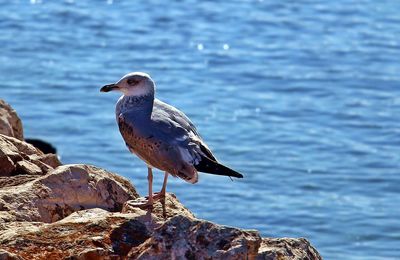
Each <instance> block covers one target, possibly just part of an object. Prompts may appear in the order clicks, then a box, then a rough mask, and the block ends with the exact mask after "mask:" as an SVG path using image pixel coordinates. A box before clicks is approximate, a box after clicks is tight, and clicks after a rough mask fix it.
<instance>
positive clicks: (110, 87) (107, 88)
mask: <svg viewBox="0 0 400 260" xmlns="http://www.w3.org/2000/svg"><path fill="white" fill-rule="evenodd" d="M114 89H118V85H116V84H114V83H113V84H108V85H105V86H104V87H102V88H101V89H100V92H110V91H111V90H114Z"/></svg>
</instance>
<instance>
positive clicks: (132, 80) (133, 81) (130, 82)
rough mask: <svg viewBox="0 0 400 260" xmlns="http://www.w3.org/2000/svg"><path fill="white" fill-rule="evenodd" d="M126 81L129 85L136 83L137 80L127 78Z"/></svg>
mask: <svg viewBox="0 0 400 260" xmlns="http://www.w3.org/2000/svg"><path fill="white" fill-rule="evenodd" d="M126 82H127V83H128V85H129V86H134V85H136V84H137V83H138V81H137V80H135V79H128V80H127V81H126Z"/></svg>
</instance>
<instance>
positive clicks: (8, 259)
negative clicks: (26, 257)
mask: <svg viewBox="0 0 400 260" xmlns="http://www.w3.org/2000/svg"><path fill="white" fill-rule="evenodd" d="M0 260H22V258H20V257H19V256H17V255H16V254H12V253H10V252H7V251H5V250H3V249H0Z"/></svg>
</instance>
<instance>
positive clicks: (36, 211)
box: [0, 165, 138, 222]
mask: <svg viewBox="0 0 400 260" xmlns="http://www.w3.org/2000/svg"><path fill="white" fill-rule="evenodd" d="M136 197H138V194H137V193H136V190H135V189H134V188H133V186H132V185H131V184H130V183H129V182H128V181H127V180H125V179H124V178H122V177H120V176H117V175H115V174H112V173H109V172H107V171H105V170H102V169H99V168H96V167H94V166H87V165H65V166H60V167H58V168H57V169H55V170H53V171H52V172H51V173H50V174H47V175H45V176H42V177H39V178H37V179H34V180H32V181H29V182H26V183H23V184H21V185H18V186H8V187H4V188H3V189H0V205H2V206H1V208H3V210H7V212H8V213H9V214H11V215H12V216H13V220H14V221H40V222H54V221H57V220H60V219H62V218H64V217H66V216H68V215H69V214H71V213H73V212H75V211H78V210H82V209H87V208H104V209H107V210H109V211H120V210H121V209H122V205H123V203H124V202H126V201H127V200H129V199H133V198H136ZM0 221H1V219H0Z"/></svg>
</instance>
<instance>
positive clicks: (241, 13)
mask: <svg viewBox="0 0 400 260" xmlns="http://www.w3.org/2000/svg"><path fill="white" fill-rule="evenodd" d="M0 2H1V8H0V32H1V33H0V46H1V52H0V73H1V81H0V97H1V98H4V99H6V100H7V101H8V102H9V103H11V104H12V105H13V107H14V108H15V109H16V110H17V111H18V113H19V115H20V116H21V117H22V119H23V123H24V125H25V136H27V137H37V138H43V139H45V140H48V141H50V142H51V143H53V144H54V145H55V146H57V148H58V150H59V152H60V155H61V156H62V160H63V162H64V163H89V164H95V165H97V166H100V167H104V168H107V169H109V170H111V171H114V172H117V173H120V174H122V175H123V176H125V177H127V178H129V179H130V180H131V181H132V182H133V183H134V184H135V185H136V187H138V189H139V191H140V192H141V193H142V194H144V193H145V192H146V183H147V180H146V168H145V165H144V164H143V163H142V162H141V161H139V160H138V159H136V158H134V157H133V156H131V155H130V154H129V153H128V152H127V149H126V148H125V147H124V142H123V141H122V138H121V137H120V135H119V132H118V129H117V126H116V123H115V119H114V104H115V102H116V100H117V98H118V95H117V94H116V93H114V94H104V93H100V92H99V88H100V87H101V86H102V85H103V84H106V83H110V82H113V81H115V80H117V79H118V78H119V77H121V76H122V75H123V74H125V73H127V72H130V71H137V70H139V71H146V72H148V73H150V74H151V75H152V77H153V78H154V80H155V81H156V83H157V87H158V93H157V95H158V97H159V98H160V99H162V100H164V101H166V102H168V103H171V104H173V105H175V106H176V107H178V108H180V109H181V110H183V111H185V113H186V114H187V115H188V116H190V117H191V118H192V120H193V121H194V122H195V124H196V125H197V126H198V129H199V131H200V133H201V134H202V136H203V137H204V139H205V140H206V141H207V142H208V143H209V146H210V147H211V148H212V149H213V151H214V152H215V154H216V156H217V157H218V158H219V159H220V161H222V162H224V163H226V164H227V165H229V166H231V167H233V168H235V169H237V170H238V171H240V172H242V173H243V174H244V175H245V178H244V179H243V180H235V181H234V182H231V181H230V179H229V178H225V177H218V176H211V175H205V174H203V175H201V177H200V181H199V183H198V184H196V185H190V184H187V183H185V182H183V181H182V180H179V179H171V180H170V183H169V186H168V190H169V191H171V192H174V193H176V194H177V195H178V197H179V198H180V200H181V201H183V202H184V203H185V205H187V206H188V207H189V208H190V210H192V211H193V212H194V213H195V214H196V215H197V216H198V217H200V218H205V219H209V220H212V221H216V222H218V223H221V224H226V225H233V226H239V227H243V228H254V229H259V230H260V231H261V233H262V235H263V236H273V237H284V236H288V237H306V238H308V239H310V240H311V242H312V243H313V245H315V246H316V248H317V249H318V250H319V251H320V252H321V254H322V255H323V256H324V257H325V258H326V259H391V258H393V259H394V258H396V257H400V223H399V216H400V206H399V201H400V200H399V190H400V187H399V185H400V176H399V168H400V149H399V145H400V120H399V115H400V2H399V1H372V0H371V1H355V2H352V3H350V2H348V1H298V2H297V3H289V1H287V2H286V3H285V1H278V0H276V1H224V2H219V3H214V2H211V1H142V2H141V3H139V2H134V1H114V2H113V1H108V2H107V1H90V4H89V3H87V1H75V2H74V1H64V2H63V1H45V0H43V1H37V0H36V1H33V0H32V1H30V2H29V1H22V0H20V1H0ZM85 2H86V3H85ZM88 2H89V1H88ZM161 182H162V174H161V173H159V172H157V174H156V176H155V189H158V188H159V187H160V185H161Z"/></svg>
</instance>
